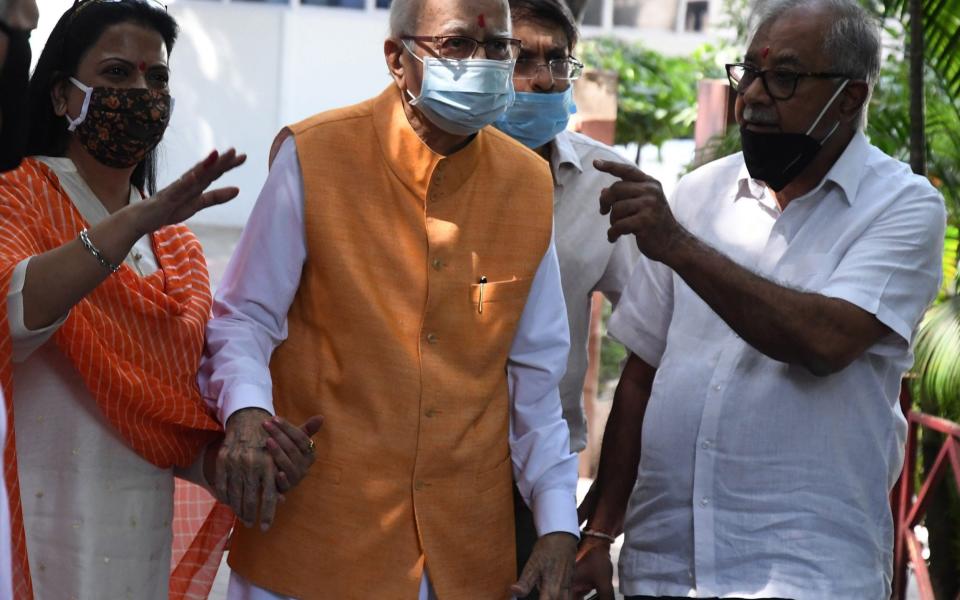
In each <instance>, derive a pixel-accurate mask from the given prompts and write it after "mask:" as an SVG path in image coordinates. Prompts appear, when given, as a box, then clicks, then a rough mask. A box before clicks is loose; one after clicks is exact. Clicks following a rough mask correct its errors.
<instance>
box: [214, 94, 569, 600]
mask: <svg viewBox="0 0 960 600" xmlns="http://www.w3.org/2000/svg"><path fill="white" fill-rule="evenodd" d="M290 131H292V132H293V135H294V137H295V141H296V146H297V153H298V156H299V160H300V168H301V170H302V172H303V184H304V195H305V207H304V208H305V220H306V239H307V249H308V258H307V261H306V264H305V265H304V268H303V273H302V275H301V279H300V288H299V290H298V291H297V295H296V297H295V299H294V301H293V305H292V306H291V308H290V312H289V315H288V318H289V323H288V324H289V337H288V338H287V340H286V341H285V342H284V343H283V344H282V345H281V346H280V347H279V348H278V349H277V351H276V352H275V353H274V355H273V359H272V363H271V370H272V374H273V385H274V403H275V406H276V410H277V413H278V414H280V415H283V416H285V417H287V418H288V419H290V420H291V421H293V422H295V423H299V422H302V421H303V420H305V419H306V418H307V417H308V416H309V415H313V414H316V413H320V414H322V415H324V417H325V419H326V420H325V421H324V424H323V428H322V429H321V430H320V433H319V435H318V436H317V438H316V442H317V448H316V453H317V463H316V464H315V465H314V466H313V468H312V469H311V471H310V473H309V474H308V476H307V478H306V479H305V480H304V481H303V482H302V483H301V484H300V485H299V487H297V488H296V489H295V490H294V491H293V492H292V493H290V494H289V495H288V498H287V502H286V503H285V504H283V505H282V506H281V507H280V508H279V510H278V515H277V520H276V522H275V523H274V525H273V527H272V528H271V530H270V531H269V532H268V533H266V534H263V533H260V532H259V531H257V530H254V529H244V528H240V530H239V531H238V532H237V533H236V537H235V539H234V542H233V546H232V548H231V552H230V566H231V567H232V568H233V569H235V570H236V571H237V572H238V573H239V574H240V575H241V576H243V577H245V578H247V579H248V580H250V581H252V582H253V583H255V584H256V585H258V586H260V587H263V588H266V589H268V590H271V591H273V592H276V593H279V594H284V595H289V596H294V597H296V598H303V599H321V598H322V599H332V598H338V599H339V598H363V599H366V598H383V599H389V600H394V599H396V600H415V599H416V598H417V594H418V590H419V584H420V579H421V576H422V574H423V570H424V568H426V569H427V571H428V572H429V576H430V580H431V582H432V583H433V585H434V588H435V590H436V592H437V596H438V597H439V599H440V600H457V599H463V600H486V599H502V598H507V597H509V593H508V588H509V586H510V584H511V583H512V582H513V581H514V577H515V576H516V567H515V558H514V533H513V499H512V475H511V461H510V448H509V444H508V432H509V401H508V393H507V378H506V365H507V357H508V354H509V351H510V346H511V344H512V342H513V337H514V333H515V331H516V328H517V323H518V321H519V320H520V315H521V313H522V311H523V308H524V305H525V303H526V298H527V295H528V293H529V290H530V285H531V283H532V281H533V277H534V275H535V273H536V271H537V267H538V266H539V264H540V262H541V260H542V258H543V256H544V253H545V252H546V250H547V247H548V245H549V242H550V236H551V228H552V198H553V188H552V185H553V184H552V180H551V176H550V172H549V169H548V167H547V164H546V162H544V161H543V160H541V159H540V158H539V157H538V156H536V155H535V154H534V153H532V152H530V151H529V150H526V149H525V148H523V147H521V146H520V145H519V144H517V143H516V142H514V141H513V140H511V139H509V138H508V137H507V136H505V135H503V134H501V133H500V132H498V131H496V130H494V129H492V128H487V129H484V130H483V131H481V132H480V133H479V134H478V135H477V136H476V138H475V139H474V140H473V141H472V142H471V143H470V144H469V145H468V146H467V147H466V148H464V149H462V150H460V151H459V152H457V153H456V154H453V155H451V156H449V157H442V156H439V155H437V154H435V153H433V152H432V151H431V150H430V149H429V148H428V147H427V146H425V145H424V144H423V143H422V142H421V141H420V139H419V138H418V137H417V135H416V134H415V133H414V131H413V130H412V128H411V127H410V125H409V123H408V122H407V119H406V116H405V114H404V111H403V105H402V103H401V100H400V93H399V91H398V90H397V89H396V88H395V87H393V86H391V87H390V88H389V89H388V90H386V91H385V92H384V93H382V94H381V95H380V96H379V97H378V98H375V99H373V100H369V101H367V102H364V103H362V104H359V105H356V106H353V107H348V108H344V109H340V110H335V111H332V112H328V113H323V114H320V115H317V116H314V117H312V118H310V119H308V120H306V121H304V122H302V123H298V124H296V125H294V126H292V127H290ZM481 277H486V280H487V281H488V282H489V283H487V284H486V285H485V286H483V292H482V298H483V302H482V304H481V302H480V299H481V286H480V285H479V283H478V282H479V281H480V278H481Z"/></svg>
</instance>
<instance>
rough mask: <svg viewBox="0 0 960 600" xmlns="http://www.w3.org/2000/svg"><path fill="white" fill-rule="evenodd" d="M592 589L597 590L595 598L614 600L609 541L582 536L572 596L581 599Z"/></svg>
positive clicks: (598, 599) (577, 599)
mask: <svg viewBox="0 0 960 600" xmlns="http://www.w3.org/2000/svg"><path fill="white" fill-rule="evenodd" d="M593 590H597V600H614V598H615V596H614V593H613V562H611V560H610V543H609V542H607V541H604V540H600V539H597V538H593V537H584V538H583V541H582V542H581V544H580V548H579V549H578V550H577V565H576V569H575V572H574V575H573V597H574V598H575V599H576V600H581V599H582V598H584V597H585V596H586V595H587V594H589V593H590V592H591V591H593Z"/></svg>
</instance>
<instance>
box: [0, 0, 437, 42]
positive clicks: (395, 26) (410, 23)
mask: <svg viewBox="0 0 960 600" xmlns="http://www.w3.org/2000/svg"><path fill="white" fill-rule="evenodd" d="M0 2H3V0H0ZM422 7H423V0H393V2H391V3H390V35H391V37H399V36H401V35H413V34H415V33H416V29H417V19H419V18H420V9H421V8H422Z"/></svg>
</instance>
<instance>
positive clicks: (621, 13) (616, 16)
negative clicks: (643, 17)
mask: <svg viewBox="0 0 960 600" xmlns="http://www.w3.org/2000/svg"><path fill="white" fill-rule="evenodd" d="M641 4H642V1H641V0H614V2H613V24H614V25H615V26H617V27H638V26H639V25H640V8H641Z"/></svg>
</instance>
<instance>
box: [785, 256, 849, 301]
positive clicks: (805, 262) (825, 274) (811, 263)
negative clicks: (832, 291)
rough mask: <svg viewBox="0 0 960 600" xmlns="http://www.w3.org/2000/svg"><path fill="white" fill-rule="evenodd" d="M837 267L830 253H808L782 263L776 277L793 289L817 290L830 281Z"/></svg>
mask: <svg viewBox="0 0 960 600" xmlns="http://www.w3.org/2000/svg"><path fill="white" fill-rule="evenodd" d="M836 267H837V265H836V261H835V260H834V257H833V256H831V255H830V254H826V253H822V252H814V253H808V254H803V255H801V256H796V257H793V258H791V259H790V260H789V261H787V262H784V263H781V264H780V265H779V266H778V267H777V272H776V277H775V279H776V280H777V281H778V282H780V283H782V284H784V285H786V286H787V287H790V288H793V289H798V290H803V291H809V292H817V291H820V290H821V289H823V288H824V287H825V286H826V284H827V282H828V281H830V276H831V275H832V274H833V271H834V270H835V269H836Z"/></svg>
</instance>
